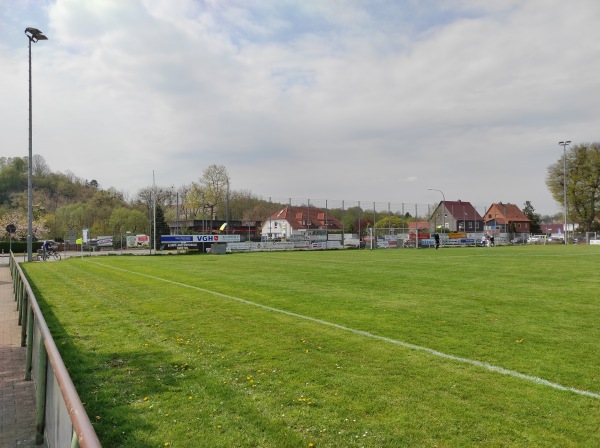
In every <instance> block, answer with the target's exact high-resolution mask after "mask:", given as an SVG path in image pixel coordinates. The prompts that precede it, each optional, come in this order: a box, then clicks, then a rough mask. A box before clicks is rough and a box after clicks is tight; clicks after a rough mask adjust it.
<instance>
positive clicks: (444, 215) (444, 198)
mask: <svg viewBox="0 0 600 448" xmlns="http://www.w3.org/2000/svg"><path fill="white" fill-rule="evenodd" d="M428 190H430V191H438V192H440V193H442V199H443V200H444V209H443V210H442V218H443V220H444V227H443V228H444V233H446V196H445V195H444V192H443V191H442V190H437V189H435V188H428Z"/></svg>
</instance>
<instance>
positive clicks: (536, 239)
mask: <svg viewBox="0 0 600 448" xmlns="http://www.w3.org/2000/svg"><path fill="white" fill-rule="evenodd" d="M546 241H547V238H546V235H531V236H530V237H529V238H527V244H540V243H545V242H546Z"/></svg>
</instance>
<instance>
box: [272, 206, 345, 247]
mask: <svg viewBox="0 0 600 448" xmlns="http://www.w3.org/2000/svg"><path fill="white" fill-rule="evenodd" d="M343 228H344V226H343V225H342V223H341V222H340V221H339V220H338V219H337V218H335V217H333V216H331V215H330V214H329V213H328V212H327V210H322V209H320V208H316V207H309V206H301V207H290V206H288V207H284V208H282V209H281V210H279V211H278V212H275V213H273V214H272V215H271V216H270V217H269V218H267V219H265V220H264V221H263V227H262V232H261V235H262V239H263V240H288V239H292V238H294V237H302V238H305V239H311V238H309V236H311V235H313V234H323V235H324V234H327V232H329V231H333V232H336V233H339V232H341V231H342V230H343Z"/></svg>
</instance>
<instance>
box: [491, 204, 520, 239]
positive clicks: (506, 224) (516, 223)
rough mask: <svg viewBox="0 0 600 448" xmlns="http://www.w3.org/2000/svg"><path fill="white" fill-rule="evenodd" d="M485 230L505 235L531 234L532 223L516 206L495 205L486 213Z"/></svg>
mask: <svg viewBox="0 0 600 448" xmlns="http://www.w3.org/2000/svg"><path fill="white" fill-rule="evenodd" d="M484 220H485V230H486V231H491V232H504V233H530V232H531V221H530V220H529V218H527V216H525V213H523V212H522V211H521V209H520V208H519V207H517V206H516V205H515V204H510V203H506V204H504V203H502V202H498V203H494V204H492V205H491V206H490V208H489V209H488V210H487V212H485V216H484Z"/></svg>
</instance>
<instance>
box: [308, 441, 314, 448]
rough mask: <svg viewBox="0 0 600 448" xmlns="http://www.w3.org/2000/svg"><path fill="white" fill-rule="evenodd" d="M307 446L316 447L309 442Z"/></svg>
mask: <svg viewBox="0 0 600 448" xmlns="http://www.w3.org/2000/svg"><path fill="white" fill-rule="evenodd" d="M308 446H309V448H314V447H315V446H316V445H315V444H314V443H312V442H309V443H308Z"/></svg>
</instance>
